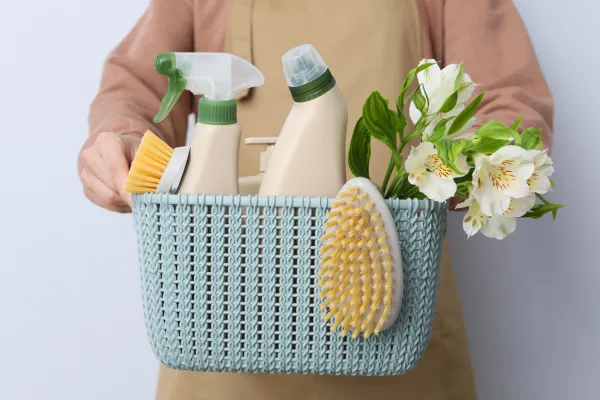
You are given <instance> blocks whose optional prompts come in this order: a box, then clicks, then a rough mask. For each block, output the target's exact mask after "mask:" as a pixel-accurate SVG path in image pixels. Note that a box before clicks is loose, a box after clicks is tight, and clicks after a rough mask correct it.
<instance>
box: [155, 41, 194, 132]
mask: <svg viewBox="0 0 600 400" xmlns="http://www.w3.org/2000/svg"><path fill="white" fill-rule="evenodd" d="M154 69H156V72H158V73H159V74H161V75H166V76H167V77H168V78H169V87H168V89H167V94H165V97H164V98H163V100H162V102H161V104H160V110H159V111H158V114H156V116H155V117H154V122H156V123H159V122H160V121H162V120H163V119H165V117H166V116H167V115H168V114H169V113H170V112H171V110H172V109H173V107H174V106H175V104H176V103H177V100H179V96H181V93H183V91H184V90H185V87H186V86H187V81H186V79H185V78H184V77H183V75H182V74H181V72H180V71H179V69H177V57H176V56H175V53H161V54H159V55H157V56H156V59H154Z"/></svg>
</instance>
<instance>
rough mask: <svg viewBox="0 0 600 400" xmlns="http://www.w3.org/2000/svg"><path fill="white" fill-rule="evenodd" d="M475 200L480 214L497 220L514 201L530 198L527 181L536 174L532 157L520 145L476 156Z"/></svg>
mask: <svg viewBox="0 0 600 400" xmlns="http://www.w3.org/2000/svg"><path fill="white" fill-rule="evenodd" d="M474 161H475V169H474V171H473V197H474V198H475V199H476V200H477V201H478V203H479V206H480V208H481V212H482V213H483V214H484V215H486V216H488V217H494V216H497V215H502V214H504V213H505V212H506V210H508V208H509V206H510V201H511V199H512V198H517V199H520V198H523V197H526V196H527V195H529V194H530V193H531V192H530V189H529V185H528V184H527V180H528V179H529V178H530V177H531V176H532V175H533V172H534V169H535V167H534V162H533V157H532V155H531V154H530V153H528V152H527V150H525V149H523V148H521V147H518V146H512V145H511V146H506V147H503V148H501V149H500V150H498V151H496V152H495V153H494V154H492V155H490V156H486V155H482V154H478V155H475V156H474Z"/></svg>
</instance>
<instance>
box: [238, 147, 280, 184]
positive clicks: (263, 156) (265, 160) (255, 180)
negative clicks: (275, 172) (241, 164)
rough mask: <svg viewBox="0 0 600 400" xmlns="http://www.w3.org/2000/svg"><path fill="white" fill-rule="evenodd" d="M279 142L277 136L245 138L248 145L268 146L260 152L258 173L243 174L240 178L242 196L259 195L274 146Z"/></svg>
mask: <svg viewBox="0 0 600 400" xmlns="http://www.w3.org/2000/svg"><path fill="white" fill-rule="evenodd" d="M276 142H277V138H276V137H251V138H246V139H244V144H246V145H267V148H266V149H265V150H264V151H263V152H261V153H260V169H259V173H258V175H252V176H242V177H240V179H239V186H240V194H241V195H242V196H252V195H257V194H258V191H259V190H260V184H261V183H262V180H263V178H264V172H265V171H266V169H267V165H268V164H269V159H270V157H271V154H272V153H273V148H274V145H275V143H276Z"/></svg>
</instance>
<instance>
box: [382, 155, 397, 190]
mask: <svg viewBox="0 0 600 400" xmlns="http://www.w3.org/2000/svg"><path fill="white" fill-rule="evenodd" d="M393 170H394V159H390V163H389V164H388V167H387V171H386V172H385V178H384V179H383V186H381V192H382V193H385V190H386V189H387V185H388V183H389V181H390V178H391V176H392V171H393Z"/></svg>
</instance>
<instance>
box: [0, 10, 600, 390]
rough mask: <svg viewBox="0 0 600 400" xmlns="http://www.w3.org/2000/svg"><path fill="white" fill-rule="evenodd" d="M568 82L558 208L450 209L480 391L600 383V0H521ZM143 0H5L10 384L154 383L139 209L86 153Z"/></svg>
mask: <svg viewBox="0 0 600 400" xmlns="http://www.w3.org/2000/svg"><path fill="white" fill-rule="evenodd" d="M516 3H517V5H518V6H519V9H520V10H521V12H522V15H523V17H524V19H525V21H526V23H527V26H528V28H529V30H530V32H531V36H532V38H533V41H534V43H535V46H536V49H537V51H538V54H539V57H540V59H541V62H542V65H543V69H544V72H545V74H546V77H547V79H548V81H549V83H550V86H551V89H552V92H553V93H554V95H555V98H556V106H557V116H556V134H555V137H556V143H555V147H554V153H553V158H554V160H555V163H556V166H557V172H556V174H555V179H556V181H557V182H558V184H559V188H558V190H557V191H556V192H555V193H554V194H553V195H552V199H553V200H555V201H557V202H565V203H567V204H568V206H569V207H568V208H567V209H565V210H564V211H562V212H561V213H560V216H559V219H558V220H557V221H555V222H552V221H551V220H549V219H546V220H544V221H539V222H535V223H534V222H533V221H520V222H519V228H518V232H517V233H516V234H515V235H514V236H512V237H510V238H509V239H507V240H505V241H503V242H496V241H490V240H484V239H481V238H475V239H471V240H469V241H468V242H467V241H466V240H464V236H463V234H462V232H461V231H460V216H459V215H454V216H453V217H452V220H451V225H452V226H451V228H450V234H451V235H452V238H451V244H452V253H453V257H454V261H455V263H454V264H455V269H456V274H457V277H458V283H459V287H460V291H461V296H462V302H463V306H464V310H465V315H466V322H467V328H468V334H469V339H470V342H471V347H472V349H471V351H472V358H473V364H474V368H475V370H476V379H477V384H478V387H479V392H480V398H481V399H484V400H562V399H571V398H573V399H578V400H587V399H589V400H592V399H597V398H600V394H599V393H598V386H599V381H598V376H600V347H599V346H598V338H599V337H600V314H599V312H598V310H597V306H598V304H599V301H600V262H598V257H597V255H596V254H597V253H596V250H597V248H598V247H599V245H598V241H597V240H593V239H592V236H593V235H594V234H595V231H596V229H597V226H598V223H599V222H600V220H599V217H598V212H597V210H596V208H595V206H596V199H597V198H598V196H599V195H600V190H599V189H598V182H599V181H600V176H599V173H598V168H599V165H598V162H597V159H598V157H597V156H594V155H593V153H592V150H596V151H597V150H598V149H599V148H600V132H598V128H597V127H598V123H597V122H596V119H597V118H598V117H600V100H599V99H598V96H597V89H599V88H600V77H599V76H600V75H599V74H598V72H597V66H598V64H599V63H600V58H599V56H598V51H599V50H600V47H599V46H598V44H597V40H598V38H599V37H600V24H599V23H598V21H597V18H596V17H597V15H598V11H600V9H599V6H598V5H597V4H596V2H595V1H593V0H579V1H576V2H569V4H568V5H567V3H566V2H564V1H558V0H552V1H551V0H519V1H516ZM145 5H146V1H145V0H129V1H121V0H104V1H80V0H55V1H52V2H42V1H35V2H22V1H17V0H3V1H2V2H1V3H0V38H1V39H0V43H2V46H1V49H2V56H1V58H0V74H1V75H0V77H1V78H0V79H1V81H2V84H1V85H0V88H2V90H1V91H0V121H2V124H1V125H0V126H1V128H2V131H3V132H2V140H3V142H2V150H3V155H2V157H1V160H2V162H1V163H0V178H1V180H0V182H1V184H0V194H1V195H0V212H1V217H0V218H1V219H0V272H1V274H0V357H1V359H0V398H2V399H7V400H29V399H31V400H38V399H47V400H59V399H60V400H79V399H86V400H104V399H111V400H121V399H122V400H132V399H151V398H153V394H154V387H155V381H156V372H157V364H156V362H155V361H154V358H153V355H152V353H151V350H150V347H149V345H148V343H147V339H146V336H145V330H144V324H143V319H142V315H141V301H140V290H139V282H138V271H137V260H136V243H135V235H134V231H133V227H132V223H131V217H130V216H122V215H116V214H111V213H108V212H105V211H103V210H101V209H98V208H97V207H94V206H92V205H91V204H90V203H88V202H87V201H86V200H84V198H83V196H82V194H81V189H80V185H79V181H78V178H77V172H76V164H75V158H76V154H77V152H78V150H79V147H80V145H81V143H82V140H83V139H84V137H85V135H86V129H87V112H88V105H89V102H90V100H91V99H92V96H93V94H94V91H95V90H96V88H97V85H98V80H99V76H100V71H101V66H102V61H103V59H104V57H105V55H106V54H107V52H108V51H109V50H110V49H111V48H112V47H113V46H114V45H115V44H116V43H117V41H118V40H119V39H121V38H122V37H123V36H124V35H125V34H126V33H127V31H128V30H129V29H130V28H131V26H132V24H133V23H134V21H135V20H136V19H137V18H138V17H139V15H140V13H141V12H142V11H143V9H144V7H145Z"/></svg>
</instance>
